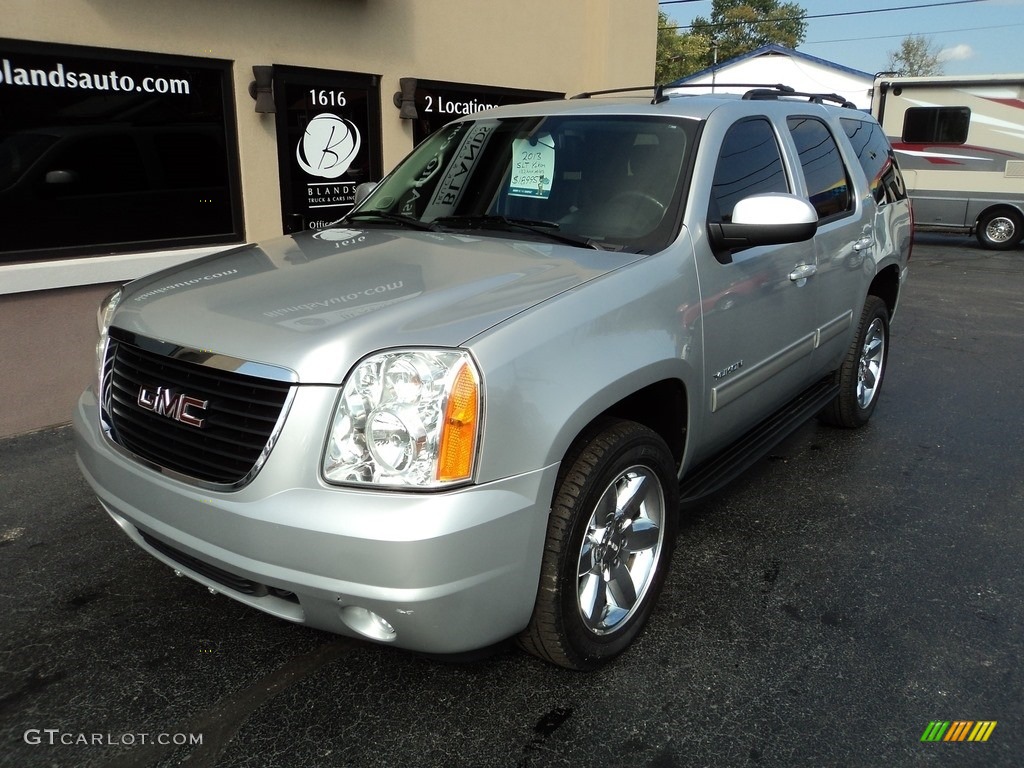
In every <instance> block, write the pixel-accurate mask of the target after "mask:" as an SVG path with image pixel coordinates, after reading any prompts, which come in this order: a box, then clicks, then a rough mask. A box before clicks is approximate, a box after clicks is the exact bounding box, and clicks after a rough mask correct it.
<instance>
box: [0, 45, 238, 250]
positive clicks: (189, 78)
mask: <svg viewBox="0 0 1024 768" xmlns="http://www.w3.org/2000/svg"><path fill="white" fill-rule="evenodd" d="M230 77H231V65H230V63H229V62H225V61H216V60H206V59H193V58H181V57H171V56H157V55H153V54H148V53H133V52H128V51H117V50H107V49H97V48H80V47H72V46H58V45H44V44H38V43H25V42H14V41H4V40H0V262H4V261H6V262H11V261H34V260H42V259H50V258H66V257H68V256H79V255H102V254H108V253H116V252H127V251H139V250H149V249H156V248H167V247H184V246H196V245H206V244H211V243H221V242H234V241H238V240H241V239H242V238H243V229H242V216H241V199H240V192H239V182H238V160H237V158H238V149H237V140H236V130H235V118H234V108H233V105H232V96H231V85H230Z"/></svg>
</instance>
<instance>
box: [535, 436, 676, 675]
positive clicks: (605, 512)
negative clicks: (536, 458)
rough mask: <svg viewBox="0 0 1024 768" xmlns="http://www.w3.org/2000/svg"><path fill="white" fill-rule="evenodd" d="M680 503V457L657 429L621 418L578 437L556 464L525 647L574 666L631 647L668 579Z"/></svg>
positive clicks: (581, 667) (602, 659) (599, 661)
mask: <svg viewBox="0 0 1024 768" xmlns="http://www.w3.org/2000/svg"><path fill="white" fill-rule="evenodd" d="M678 506H679V490H678V483H677V480H676V474H675V463H674V461H673V458H672V454H671V452H670V451H669V449H668V446H666V445H665V442H664V441H663V440H662V439H661V438H660V437H659V436H658V435H657V434H656V433H654V432H653V431H651V430H650V429H648V428H647V427H644V426H642V425H640V424H636V423H634V422H630V421H619V420H616V421H608V422H605V423H603V424H601V425H598V426H597V427H596V428H594V429H592V430H590V431H588V432H587V433H585V434H584V435H583V436H581V438H580V439H579V440H578V441H577V443H576V444H575V445H574V447H573V448H572V449H571V450H570V451H569V454H568V455H567V456H566V458H565V461H564V462H563V463H562V469H561V471H560V473H559V480H558V485H557V487H556V489H555V499H554V504H553V505H552V509H551V515H550V517H549V521H548V534H547V541H546V542H545V546H544V557H543V560H542V563H541V574H540V584H539V588H538V591H537V601H536V604H535V606H534V612H533V617H532V618H531V619H530V624H529V626H527V628H526V629H525V630H524V631H523V632H522V634H521V635H520V636H519V644H520V646H521V647H522V648H524V649H525V650H526V651H528V652H530V653H532V654H534V655H536V656H539V657H540V658H543V659H546V660H547V661H550V662H553V663H555V664H558V665H560V666H563V667H568V668H569V669H577V670H588V669H594V668H596V667H598V666H600V665H601V664H603V663H605V662H607V661H610V660H611V659H613V658H614V657H615V656H617V655H618V654H620V653H621V652H622V651H624V650H625V649H626V648H627V647H628V646H629V645H630V643H632V642H633V640H634V639H635V638H636V636H637V635H638V634H639V633H640V631H641V629H642V628H643V626H644V624H645V623H646V622H647V619H648V617H649V616H650V613H651V610H652V608H653V606H654V604H655V602H656V600H657V597H658V594H659V592H660V591H661V587H662V585H663V584H664V581H665V576H666V574H667V572H668V567H669V561H670V559H671V555H672V548H673V546H674V544H675V536H676V524H677V517H678Z"/></svg>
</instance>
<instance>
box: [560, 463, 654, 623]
mask: <svg viewBox="0 0 1024 768" xmlns="http://www.w3.org/2000/svg"><path fill="white" fill-rule="evenodd" d="M664 518H665V497H664V494H663V493H662V489H661V483H660V482H659V481H658V478H657V476H656V475H655V474H654V473H653V472H652V471H651V470H650V469H649V468H647V467H643V466H633V467H630V468H628V469H626V470H625V471H624V472H622V473H620V474H619V476H618V477H616V478H615V479H614V480H613V481H612V482H611V484H610V485H609V486H608V487H607V488H606V489H605V491H604V493H603V494H602V495H601V498H600V499H599V500H598V502H597V506H596V507H595V509H594V512H593V514H592V515H591V517H590V521H589V522H588V523H587V530H586V533H585V534H584V536H583V547H582V549H581V550H580V555H579V563H578V568H577V579H578V589H577V606H578V607H579V612H580V617H581V618H582V619H583V623H584V625H585V626H586V627H587V628H588V629H589V630H590V631H591V632H593V633H595V634H598V635H603V634H605V633H607V632H614V631H615V630H616V629H617V628H618V627H619V626H620V625H621V624H622V623H623V622H624V621H627V620H628V619H629V618H630V617H631V616H632V615H633V612H634V611H635V610H636V608H637V606H638V605H640V604H641V603H642V601H643V598H644V596H645V594H646V593H647V589H648V587H649V586H650V584H651V581H652V580H653V577H654V573H655V570H656V566H657V564H658V562H659V560H660V557H661V548H662V546H663V543H664V536H663V531H664V528H663V522H664Z"/></svg>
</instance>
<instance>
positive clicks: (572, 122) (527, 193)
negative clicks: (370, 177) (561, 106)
mask: <svg viewBox="0 0 1024 768" xmlns="http://www.w3.org/2000/svg"><path fill="white" fill-rule="evenodd" d="M695 129H696V123H695V122H694V121H682V120H675V119H671V118H665V117H661V116H643V115H615V116H611V115H586V114H581V115H550V116H546V117H541V116H526V117H510V118H502V119H494V118H480V119H476V120H471V121H465V122H456V123H452V124H451V125H448V126H446V127H445V128H442V129H441V130H440V131H438V132H437V133H435V134H434V135H433V136H431V137H430V138H428V139H427V140H426V141H424V142H422V143H421V144H420V145H419V146H417V148H416V149H415V150H414V151H413V153H412V154H411V155H409V157H407V158H406V159H405V160H404V161H402V163H401V164H400V165H399V166H398V167H397V168H396V169H395V170H394V172H393V173H391V174H390V175H389V176H388V177H387V178H386V179H385V180H384V181H383V182H381V184H380V185H379V186H378V187H377V188H376V189H375V190H374V191H373V193H372V194H371V195H370V197H368V198H367V199H366V200H365V201H364V202H363V203H362V204H361V205H360V207H358V208H356V209H354V210H353V211H352V213H350V214H349V216H350V219H351V222H352V226H357V227H362V226H383V227H394V226H396V221H395V216H394V215H395V214H398V215H399V216H401V217H404V218H405V219H410V220H413V219H414V220H417V221H419V222H420V223H421V224H433V225H434V227H435V228H436V229H439V230H441V231H451V232H460V231H470V232H472V233H474V235H487V236H492V237H514V238H516V239H523V238H533V239H538V240H542V241H551V240H555V241H560V242H566V241H567V242H569V243H579V244H589V245H593V246H597V247H599V248H605V249H608V250H615V251H618V250H625V251H631V252H646V253H653V252H655V251H659V250H661V249H663V248H665V247H666V246H667V245H668V244H669V242H671V239H672V238H674V237H675V236H676V234H678V232H679V227H680V221H679V215H678V210H679V208H680V207H681V206H682V204H683V201H684V197H683V195H684V191H685V190H684V186H685V185H684V173H685V169H686V167H687V165H688V162H689V157H690V154H691V153H692V151H693V136H694V131H695ZM381 214H387V215H384V216H382V215H381Z"/></svg>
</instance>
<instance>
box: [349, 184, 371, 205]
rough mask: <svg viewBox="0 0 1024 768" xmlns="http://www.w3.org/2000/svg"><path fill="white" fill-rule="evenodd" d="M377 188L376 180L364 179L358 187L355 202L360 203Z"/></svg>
mask: <svg viewBox="0 0 1024 768" xmlns="http://www.w3.org/2000/svg"><path fill="white" fill-rule="evenodd" d="M376 188H377V182H376V181H364V182H363V183H362V184H360V185H358V186H357V187H356V194H355V203H354V205H359V204H360V203H361V202H363V200H365V199H366V198H368V197H369V196H370V193H371V192H373V190H375V189H376Z"/></svg>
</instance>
